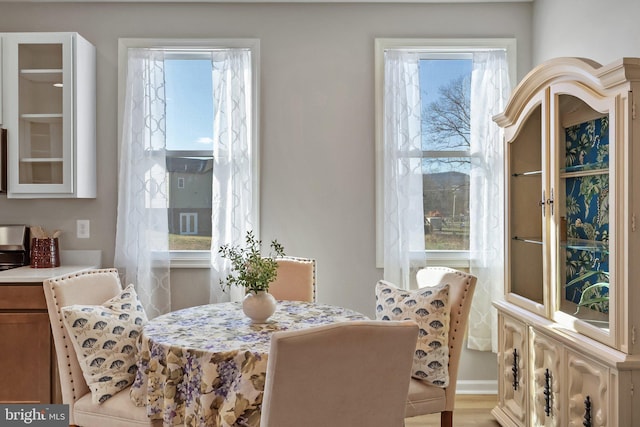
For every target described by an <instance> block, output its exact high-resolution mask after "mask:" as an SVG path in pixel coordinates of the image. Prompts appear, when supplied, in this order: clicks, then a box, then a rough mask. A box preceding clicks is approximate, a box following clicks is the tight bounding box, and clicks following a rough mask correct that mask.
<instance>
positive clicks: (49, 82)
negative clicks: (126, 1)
mask: <svg viewBox="0 0 640 427" xmlns="http://www.w3.org/2000/svg"><path fill="white" fill-rule="evenodd" d="M0 37H1V38H2V55H1V58H2V103H3V107H4V108H3V110H2V119H3V120H2V123H3V127H5V128H7V136H8V153H7V158H8V165H7V170H8V192H7V195H8V197H16V198H92V197H95V192H96V173H95V163H96V161H95V148H96V134H95V133H96V99H95V92H96V55H95V47H94V46H93V45H91V44H90V43H89V42H88V41H87V40H85V39H84V38H82V37H81V36H80V35H79V34H77V33H3V34H0Z"/></svg>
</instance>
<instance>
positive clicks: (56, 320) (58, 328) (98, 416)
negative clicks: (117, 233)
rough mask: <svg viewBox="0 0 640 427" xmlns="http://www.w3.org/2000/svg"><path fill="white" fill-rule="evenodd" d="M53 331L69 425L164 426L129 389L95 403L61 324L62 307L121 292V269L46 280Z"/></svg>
mask: <svg viewBox="0 0 640 427" xmlns="http://www.w3.org/2000/svg"><path fill="white" fill-rule="evenodd" d="M43 286H44V295H45V298H46V300H47V309H48V311H49V320H50V322H51V331H52V333H53V341H54V344H55V348H56V356H57V359H58V371H59V374H60V386H61V390H62V403H64V404H68V405H69V424H70V425H78V426H91V427H93V426H100V427H130V426H161V425H162V421H161V420H150V419H149V418H148V417H147V411H146V408H144V407H138V406H135V405H134V404H133V402H132V401H131V399H130V397H129V388H126V389H124V390H122V391H120V392H119V393H117V394H115V395H114V396H113V397H112V398H110V399H108V400H107V401H105V402H104V403H101V404H95V403H93V402H92V400H91V392H90V390H89V387H88V386H87V383H86V382H85V379H84V377H83V375H82V370H81V369H80V364H79V363H78V358H77V356H76V352H75V350H74V348H73V345H72V342H71V340H70V339H69V337H68V336H67V331H66V329H65V326H64V324H63V322H62V313H61V312H60V309H61V308H62V307H65V306H68V305H72V304H85V305H100V304H102V303H104V302H105V301H107V300H109V299H110V298H113V297H114V296H116V295H118V294H119V293H120V291H122V286H121V284H120V277H119V276H118V270H117V269H115V268H111V269H99V270H87V271H83V272H80V273H75V274H69V275H66V276H60V277H54V278H51V279H47V280H45V281H44V285H43Z"/></svg>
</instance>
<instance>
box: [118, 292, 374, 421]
mask: <svg viewBox="0 0 640 427" xmlns="http://www.w3.org/2000/svg"><path fill="white" fill-rule="evenodd" d="M362 319H366V317H365V316H363V315H361V314H360V313H357V312H354V311H351V310H347V309H344V308H340V307H334V306H330V305H322V304H314V303H307V302H297V301H278V305H277V309H276V312H275V313H274V314H273V316H272V317H270V318H269V320H268V321H267V323H264V324H252V323H251V321H250V320H249V319H248V318H247V317H246V316H245V315H244V313H243V312H242V307H241V304H240V303H222V304H209V305H203V306H198V307H191V308H187V309H184V310H179V311H175V312H173V313H168V314H165V315H163V316H159V317H156V318H155V319H153V320H151V321H149V322H148V323H147V324H146V325H145V326H144V329H143V333H142V334H141V335H140V338H139V341H138V372H137V374H136V379H135V382H134V384H133V386H132V387H131V399H132V400H133V402H134V403H135V404H136V405H138V406H145V405H146V406H147V413H148V414H149V416H150V417H151V418H154V419H162V420H163V423H164V425H165V426H172V425H177V424H182V423H184V424H185V425H186V426H233V427H236V426H238V427H239V426H253V427H257V426H259V425H260V408H261V405H262V394H263V391H264V381H265V375H266V370H267V355H268V353H269V347H270V342H271V335H272V334H273V333H274V332H278V331H285V330H294V329H303V328H308V327H312V326H316V325H324V324H329V323H335V322H341V321H348V320H362Z"/></svg>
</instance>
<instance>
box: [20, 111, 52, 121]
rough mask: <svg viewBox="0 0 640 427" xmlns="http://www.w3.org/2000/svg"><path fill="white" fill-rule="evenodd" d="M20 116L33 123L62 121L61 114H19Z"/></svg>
mask: <svg viewBox="0 0 640 427" xmlns="http://www.w3.org/2000/svg"><path fill="white" fill-rule="evenodd" d="M20 118H21V119H23V120H26V121H28V122H34V123H59V122H61V121H62V114H57V113H54V114H21V115H20Z"/></svg>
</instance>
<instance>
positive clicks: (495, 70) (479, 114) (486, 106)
mask: <svg viewBox="0 0 640 427" xmlns="http://www.w3.org/2000/svg"><path fill="white" fill-rule="evenodd" d="M508 71H509V70H508V64H507V55H506V52H505V51H504V50H492V51H478V52H475V53H474V54H473V71H472V74H471V159H472V160H471V190H470V200H469V208H470V209H469V210H470V217H471V218H470V219H471V230H472V232H471V236H470V242H469V245H470V252H471V260H470V261H471V268H470V272H471V273H472V274H473V275H475V276H477V277H478V283H477V285H476V291H475V293H474V296H473V302H472V305H471V313H470V315H469V335H468V341H467V346H468V347H469V348H470V349H474V350H482V351H489V350H491V351H494V352H496V351H497V344H498V343H497V334H498V330H497V324H498V323H497V313H496V310H495V308H493V306H492V305H491V302H492V301H494V300H497V299H500V298H502V296H503V292H504V185H503V182H504V145H503V138H502V132H501V130H500V128H499V127H498V125H496V124H495V123H494V121H493V120H492V117H493V116H494V115H496V114H498V113H500V112H502V111H503V110H504V108H505V106H506V103H507V100H508V97H509V92H510V84H509V73H508Z"/></svg>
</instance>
